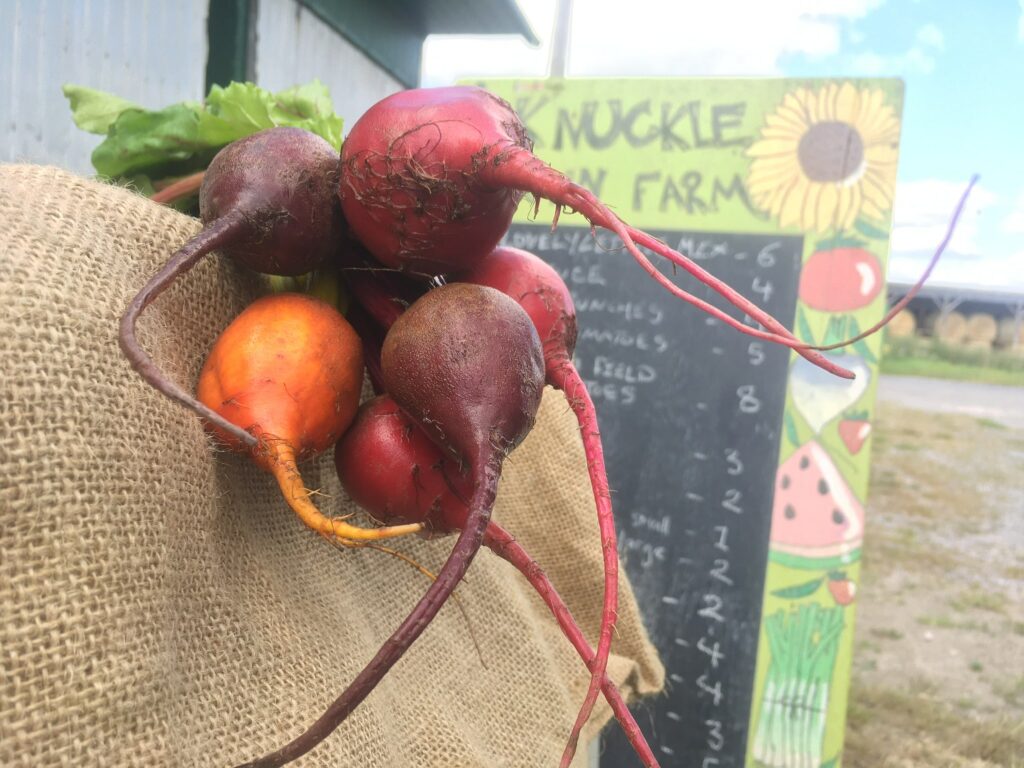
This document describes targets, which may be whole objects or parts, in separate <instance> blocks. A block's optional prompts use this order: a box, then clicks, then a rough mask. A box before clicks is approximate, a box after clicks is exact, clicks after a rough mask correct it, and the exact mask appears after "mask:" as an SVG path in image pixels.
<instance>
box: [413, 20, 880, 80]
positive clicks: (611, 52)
mask: <svg viewBox="0 0 1024 768" xmlns="http://www.w3.org/2000/svg"><path fill="white" fill-rule="evenodd" d="M884 1H885V0H778V1H777V2H772V3H751V2H749V0H717V2H714V3H707V4H705V5H700V6H698V5H696V4H693V3H667V2H664V0H631V2H629V3H625V4H624V3H622V2H621V0H586V2H584V1H583V0H578V2H576V3H575V5H574V7H573V19H572V29H571V41H570V49H569V62H568V73H569V74H570V75H575V76H633V75H651V76H658V75H664V76H670V75H676V76H685V75H693V76H699V75H778V74H781V72H780V69H779V64H778V62H779V59H780V58H781V57H782V56H783V55H785V54H790V53H800V54H804V55H806V56H809V57H822V56H826V55H829V54H832V53H836V52H837V51H838V50H839V47H840V29H841V24H842V23H843V22H844V21H846V20H853V19H859V18H863V17H864V16H865V15H866V14H867V13H869V12H870V11H871V10H873V9H874V8H876V7H878V6H879V5H881V4H882V3H883V2H884ZM520 7H521V8H522V10H523V13H524V14H525V15H526V16H527V18H528V19H529V21H530V23H531V25H532V26H533V29H534V31H535V32H536V33H537V36H538V37H539V38H541V40H542V44H541V46H540V48H537V49H530V48H529V47H528V46H527V45H525V43H522V42H517V41H516V40H500V39H494V38H483V39H481V38H478V37H461V38H460V37H431V38H428V39H427V44H426V46H425V47H424V55H423V81H424V84H425V85H441V84H446V83H451V82H453V81H454V80H456V79H459V78H466V77H474V76H478V75H479V76H502V75H505V76H534V77H542V76H544V75H545V73H546V71H547V63H548V57H549V53H548V44H547V43H548V38H550V36H551V27H552V24H553V23H554V4H553V3H551V2H549V1H548V2H545V1H544V0H520Z"/></svg>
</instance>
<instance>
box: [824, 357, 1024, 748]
mask: <svg viewBox="0 0 1024 768" xmlns="http://www.w3.org/2000/svg"><path fill="white" fill-rule="evenodd" d="M956 383H957V382H936V384H938V385H947V384H956ZM900 386H903V382H896V383H895V384H894V383H893V382H892V381H889V380H888V377H886V378H883V379H882V381H881V384H880V387H879V395H880V398H879V399H880V406H879V410H878V413H877V416H876V421H875V436H874V445H873V451H874V453H873V457H872V482H871V494H870V497H869V500H868V518H867V526H868V527H867V531H866V539H865V548H864V568H863V571H862V583H861V585H860V590H859V591H858V604H859V608H858V614H857V630H856V641H855V643H856V645H855V649H856V651H855V659H854V686H853V693H852V695H851V709H850V721H849V729H848V739H847V750H846V755H845V759H844V763H843V764H844V766H847V768H850V767H851V766H852V767H854V768H884V767H885V766H900V768H903V767H904V766H905V767H907V768H911V767H913V768H916V767H917V766H921V768H924V767H925V766H928V767H929V768H932V767H933V766H934V767H935V768H938V767H940V766H942V767H945V766H948V767H949V768H960V767H963V768H967V767H968V766H969V767H970V768H983V767H987V766H1024V404H1022V407H1021V408H1020V409H1019V412H1014V413H1008V415H1009V419H1008V423H1009V424H1016V423H1017V422H1016V421H1015V418H1014V417H1016V416H1020V418H1021V420H1022V423H1021V424H1020V425H1019V426H1016V427H1011V426H1004V423H1003V422H1004V420H1005V419H1003V418H1002V415H1003V414H1002V411H1001V410H1000V408H1002V407H1003V406H1004V405H1005V403H1003V402H1002V401H998V402H997V401H996V400H995V399H993V398H992V396H991V393H987V392H986V389H987V388H986V387H983V386H981V387H979V385H968V386H967V387H962V388H953V390H950V389H949V388H947V387H945V386H933V384H932V382H931V380H926V379H925V380H922V379H918V380H915V385H914V386H913V390H914V392H915V393H916V395H915V398H916V399H915V400H914V402H915V404H916V405H918V406H928V405H930V404H931V403H933V402H934V403H935V405H934V407H935V408H936V409H937V410H940V409H944V408H947V407H951V406H950V404H951V403H952V404H953V405H955V406H956V408H957V409H958V410H960V411H961V414H962V413H963V412H967V413H976V414H978V415H975V416H965V415H950V414H945V413H942V414H936V413H932V412H927V411H922V410H911V409H909V408H906V407H902V406H899V405H894V404H893V403H892V401H893V400H897V399H899V397H898V396H897V395H894V392H897V391H898V389H899V387H900ZM998 389H1012V388H998ZM971 390H973V393H974V395H975V396H979V397H981V398H982V400H981V401H980V402H978V401H972V400H971V399H970V398H969V397H968V396H967V395H966V394H965V393H968V392H969V391H971ZM950 391H955V392H956V393H957V397H952V396H951V395H949V392H950ZM922 393H930V394H929V395H922ZM1002 394H1007V393H1002ZM932 396H934V397H935V398H937V399H935V400H932V399H930V398H931V397H932ZM1017 396H1019V397H1021V398H1024V389H1020V390H1018V391H1017V392H1016V393H1014V392H1011V393H1009V397H1010V400H1009V401H1007V402H1009V403H1011V404H1012V402H1014V401H1013V400H1012V398H1013V397H1017ZM947 398H951V399H947ZM986 398H987V399H986ZM1022 403H1024V401H1022ZM975 405H977V406H979V407H986V408H989V410H985V411H972V410H969V409H970V408H973V407H974V406H975ZM1005 407H1006V408H1007V409H1009V408H1010V406H1009V405H1005Z"/></svg>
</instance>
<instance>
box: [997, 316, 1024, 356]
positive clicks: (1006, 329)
mask: <svg viewBox="0 0 1024 768" xmlns="http://www.w3.org/2000/svg"><path fill="white" fill-rule="evenodd" d="M996 344H997V345H998V346H1000V347H1009V348H1013V347H1016V348H1018V349H1024V321H1021V322H1020V323H1018V322H1017V321H1016V320H1014V319H1013V318H1012V317H1004V318H1003V319H1002V320H1000V321H999V325H998V327H997V328H996Z"/></svg>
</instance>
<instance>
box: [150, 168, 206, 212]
mask: <svg viewBox="0 0 1024 768" xmlns="http://www.w3.org/2000/svg"><path fill="white" fill-rule="evenodd" d="M205 176H206V171H199V172H198V173H193V174H192V175H191V176H185V177H183V178H181V179H178V180H177V181H175V182H173V183H172V184H168V185H167V186H166V187H164V188H163V189H160V190H158V191H157V192H154V193H153V194H152V195H150V196H149V199H150V200H152V201H153V202H154V203H164V204H166V205H170V204H171V203H173V202H174V201H175V200H180V199H181V198H183V197H190V196H191V195H195V194H198V193H199V188H200V187H201V186H203V179H204V178H205Z"/></svg>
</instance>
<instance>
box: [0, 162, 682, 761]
mask: <svg viewBox="0 0 1024 768" xmlns="http://www.w3.org/2000/svg"><path fill="white" fill-rule="evenodd" d="M197 229H198V223H197V222H196V221H195V220H193V219H190V218H188V217H185V216H181V215H179V214H176V213H174V212H172V211H170V210H168V209H166V208H163V207H160V206H157V205H155V204H153V203H151V202H150V201H148V200H145V199H143V198H141V197H138V196H136V195H134V194H131V193H129V192H127V191H124V190H120V189H116V188H113V187H110V186H106V185H101V184H98V183H94V182H91V181H88V180H84V179H81V178H77V177H75V176H71V175H69V174H67V173H65V172H63V171H60V170H57V169H52V168H39V167H31V166H6V167H3V168H2V169H0V313H2V315H0V345H2V347H0V348H2V350H3V361H2V362H3V368H2V374H0V375H2V377H3V382H2V385H0V424H2V432H0V470H2V480H0V483H2V487H0V515H2V521H0V605H2V610H3V616H2V627H0V669H2V673H3V674H2V680H0V765H4V766H33V767H36V766H51V765H67V766H93V765H96V766H100V765H102V766H129V765H138V766H147V767H148V768H152V766H193V765H195V766H228V765H233V764H235V763H238V762H240V761H242V760H243V759H247V758H253V757H255V756H258V755H260V754H263V753H264V752H266V751H268V750H270V749H272V748H276V747H278V746H280V745H281V744H282V743H284V742H285V741H287V740H288V739H289V738H291V737H293V736H294V735H296V734H297V733H298V732H300V731H301V730H302V729H304V728H305V727H306V726H307V725H308V724H309V723H310V722H311V721H312V720H313V719H314V717H315V716H318V715H319V714H320V712H321V711H322V709H323V708H324V706H325V705H326V704H327V703H328V702H329V701H331V700H333V699H334V697H335V696H336V695H337V694H338V693H339V692H340V691H341V690H342V688H343V687H344V686H345V685H346V684H347V683H348V681H349V680H350V679H351V678H352V677H353V676H354V675H355V673H356V672H357V671H358V670H359V669H361V668H362V666H363V665H364V663H365V662H366V661H367V660H368V659H369V658H370V656H371V655H372V653H373V652H374V651H375V650H376V648H377V647H378V645H379V644H380V642H381V641H382V640H383V639H384V638H385V637H386V636H387V635H388V634H389V633H390V632H391V631H392V630H393V628H394V627H395V626H397V624H398V623H399V621H400V620H401V619H402V617H404V616H405V614H406V613H407V611H408V610H409V609H410V608H411V607H412V605H413V604H414V603H415V601H416V600H417V599H418V598H419V596H420V595H421V594H422V593H423V591H424V590H425V589H426V587H427V581H426V579H425V578H424V577H423V576H421V575H420V574H418V573H417V572H416V571H414V570H413V569H412V568H410V567H409V566H408V565H406V564H404V563H402V562H400V561H398V560H396V559H394V558H391V557H388V556H385V555H383V554H380V553H378V552H373V551H369V550H361V551H344V552H341V551H337V550H335V549H333V548H331V547H330V546H328V545H327V544H326V543H325V542H324V541H323V540H321V539H320V538H319V537H317V536H316V535H314V534H312V533H311V532H310V531H308V530H306V529H305V528H304V527H303V526H302V525H301V523H300V522H299V521H298V519H297V518H296V517H295V516H294V515H293V514H291V513H290V512H289V511H288V509H287V508H286V506H285V504H284V502H283V501H282V500H281V498H280V497H279V495H278V492H277V491H276V490H275V488H274V486H273V483H272V482H271V480H270V478H269V476H267V475H264V474H262V473H261V472H260V471H258V470H256V469H254V468H253V467H252V466H250V465H249V464H248V463H247V462H246V461H245V460H244V459H242V458H239V457H237V456H234V455H229V454H225V453H215V452H213V451H212V450H211V446H210V445H209V443H208V441H207V440H206V438H205V437H204V433H203V431H202V428H201V426H200V423H199V420H198V419H197V418H195V417H194V416H193V415H192V414H191V413H189V412H187V411H185V410H184V409H183V408H181V407H179V406H177V405H174V404H172V403H171V402H170V401H168V400H167V399H165V398H163V397H162V396H160V395H158V394H156V393H155V392H154V391H152V390H151V389H149V388H148V387H147V386H144V385H143V384H142V382H141V381H140V379H139V378H138V376H136V375H135V374H134V373H133V372H132V371H131V370H130V369H129V367H128V365H127V364H126V363H125V361H124V360H123V359H122V357H121V355H120V353H119V350H118V347H117V343H116V328H117V321H118V317H119V315H120V313H121V312H122V310H123V308H124V307H125V305H126V304H127V302H128V300H129V298H130V296H131V294H133V293H134V292H135V291H136V290H137V289H138V288H139V286H141V285H142V284H143V282H144V281H145V279H146V278H148V276H149V275H150V274H151V273H152V272H153V271H154V270H155V269H156V267H157V266H158V265H159V264H160V263H162V262H163V260H164V259H166V258H167V256H168V255H169V254H170V253H171V252H172V251H173V250H174V249H175V248H176V247H177V246H178V245H180V244H181V243H182V242H184V241H185V239H186V238H188V237H189V236H190V235H192V234H193V233H194V232H196V230H197ZM256 290H257V283H256V282H255V280H254V278H252V277H251V276H247V275H243V274H242V273H241V272H240V271H239V270H237V269H235V268H234V267H233V266H232V265H231V264H230V263H229V262H227V261H226V260H224V259H221V258H219V257H213V258H209V259H207V260H206V261H204V262H203V263H202V264H200V265H199V267H197V268H196V269H195V270H194V271H193V273H192V274H190V275H189V276H188V277H186V278H185V279H184V280H182V281H181V282H180V283H179V284H178V285H177V286H176V287H175V288H174V289H173V290H171V291H170V292H169V293H168V294H167V295H165V296H164V297H162V298H161V299H160V300H159V301H158V302H157V303H156V304H155V305H154V306H153V307H152V308H151V310H150V311H149V312H148V315H147V317H146V318H145V319H144V321H143V323H142V324H141V326H140V338H141V339H142V340H143V342H144V343H145V344H146V346H147V348H148V349H149V350H150V351H151V353H152V354H153V355H154V357H155V358H156V359H157V360H158V361H160V362H161V364H162V365H163V367H164V369H165V370H166V371H167V372H168V373H169V374H170V375H171V376H173V378H174V379H176V380H177V381H179V382H182V383H183V384H185V385H186V386H188V387H191V386H192V384H193V383H194V381H195V377H196V375H197V373H198V370H199V366H200V365H201V363H202V359H203V355H204V350H206V349H208V348H209V346H210V344H211V342H212V341H213V339H214V338H215V336H216V334H217V332H218V331H219V330H220V329H222V328H223V327H224V326H225V325H226V324H227V323H228V322H229V320H230V319H231V318H232V317H233V316H234V315H235V314H236V313H237V312H238V311H239V310H240V309H241V308H242V307H243V306H244V304H245V303H246V301H248V300H250V299H251V298H252V296H253V295H254V292H255V291H256ZM330 461H331V460H330V457H329V456H326V457H324V458H322V459H321V460H320V461H317V462H313V463H311V464H309V465H307V466H306V467H305V477H306V480H307V485H308V486H309V487H311V488H319V489H321V491H322V494H323V495H321V496H319V497H317V499H318V501H319V502H320V504H321V505H322V507H323V508H324V509H325V510H327V511H329V512H330V513H333V514H341V513H345V512H350V511H354V507H353V506H352V505H351V504H350V503H349V502H348V501H347V500H346V499H345V497H344V494H343V492H342V491H341V490H340V488H339V486H338V483H337V479H336V477H335V475H334V471H333V466H332V465H331V463H330ZM495 518H496V519H498V520H500V521H501V522H502V523H503V524H504V525H505V526H507V527H508V528H509V529H510V530H512V531H513V532H514V533H515V534H517V536H518V537H519V538H520V539H521V541H522V542H523V543H524V544H525V546H526V547H527V549H529V550H530V551H531V552H532V553H533V554H534V555H535V556H536V558H537V559H538V561H539V562H540V563H541V564H542V565H543V567H544V568H545V569H546V571H547V572H548V574H549V575H550V576H551V578H552V580H553V581H554V583H555V584H556V585H557V586H558V587H559V589H560V590H561V591H562V594H563V595H564V596H565V599H566V602H567V603H568V604H569V606H570V608H571V609H572V611H573V612H574V613H575V615H576V616H577V618H578V619H579V621H580V623H581V624H582V626H583V627H584V629H585V631H586V632H587V634H588V636H589V637H590V638H591V640H592V642H593V641H594V639H595V638H596V627H597V623H598V617H599V612H600V605H601V589H602V587H601V576H600V574H601V562H600V549H599V544H598V536H597V525H596V522H595V519H594V512H593V501H592V499H591V498H590V491H589V486H588V484H587V480H586V473H585V469H584V462H583V457H582V449H581V447H580V441H579V438H578V434H577V431H576V427H575V423H574V420H573V418H572V415H571V413H570V412H569V411H568V409H567V408H566V407H565V405H564V402H563V401H562V400H561V395H560V394H559V393H554V392H552V391H551V390H548V393H547V395H546V397H545V399H544V405H543V408H542V412H541V416H540V419H539V423H538V426H537V428H536V429H535V431H534V432H533V434H532V435H531V436H530V438H529V439H528V440H527V441H526V442H525V443H524V444H523V445H522V446H521V447H520V448H519V450H518V451H517V452H516V453H515V454H514V455H513V456H512V458H511V460H510V461H509V462H508V464H507V469H506V474H505V478H504V480H503V481H502V484H501V489H500V494H499V502H498V507H497V511H496V513H495ZM362 522H363V523H365V522H366V521H365V520H363V521H362ZM453 541H454V539H446V540H438V541H432V542H425V541H421V540H418V539H415V540H413V539H409V540H402V541H400V542H399V543H398V545H397V546H398V547H399V548H400V549H401V550H402V551H404V552H406V553H408V554H409V555H411V556H413V557H414V558H416V559H417V560H419V561H420V562H421V563H423V564H424V565H425V566H427V567H429V568H433V569H436V568H437V567H438V566H439V565H440V564H441V563H442V562H443V560H444V558H445V556H446V553H447V552H448V550H449V548H450V547H451V544H452V542H453ZM459 594H460V596H461V600H462V604H463V606H464V607H465V611H466V614H467V615H468V618H469V625H470V626H471V628H472V632H473V634H474V635H475V637H476V639H477V641H478V642H479V645H480V650H481V652H482V654H483V656H484V658H485V659H486V666H484V664H483V663H482V662H481V659H480V658H479V657H478V654H477V651H476V649H475V648H474V644H473V640H472V638H471V634H470V626H467V621H466V618H465V617H464V616H463V614H462V613H461V612H460V611H459V610H458V609H457V608H456V607H455V606H454V605H451V604H449V605H448V606H446V607H445V608H444V609H442V611H441V614H440V616H439V617H438V618H437V620H436V621H435V622H434V624H433V625H432V626H431V627H430V628H429V629H428V630H427V631H426V632H425V633H424V635H423V636H422V637H421V638H420V640H419V641H418V642H417V643H416V644H415V645H414V647H413V648H412V650H411V651H410V652H409V653H408V654H407V655H406V656H405V658H403V659H402V661H401V662H399V664H398V665H397V666H396V668H395V669H394V670H393V671H392V672H391V673H390V674H389V675H388V677H387V678H386V679H385V680H384V682H383V684H382V685H381V686H380V687H379V688H378V689H377V690H376V691H375V692H374V693H373V694H371V695H370V697H369V698H368V699H367V700H366V702H365V703H364V704H363V705H362V706H361V707H359V709H358V710H357V711H356V712H355V714H354V715H353V716H352V717H350V718H349V720H348V721H347V722H346V723H345V724H344V725H343V726H342V727H341V728H340V729H339V730H338V731H336V732H335V733H334V734H333V735H332V737H331V738H330V739H329V740H328V741H327V742H326V743H325V744H323V745H321V746H320V747H319V748H318V749H317V750H315V751H314V752H313V753H311V754H310V755H309V756H307V757H306V758H304V759H303V760H301V761H299V763H297V764H301V765H308V766H327V765H331V766H360V767H363V766H369V767H375V766H381V767H383V766H388V767H391V766H524V767H529V768H534V767H535V766H550V765H556V764H557V760H558V756H559V754H560V753H561V750H562V746H563V742H564V739H565V736H566V734H567V732H568V730H569V727H570V725H571V723H572V719H573V717H574V715H575V712H576V709H577V706H578V705H579V703H580V700H581V698H582V695H583V691H584V688H585V685H586V682H587V675H586V672H585V670H584V668H583V665H582V663H581V661H580V660H579V658H578V657H577V656H576V654H575V652H574V651H573V650H572V648H571V647H570V646H569V644H568V642H566V641H565V640H564V639H563V638H562V637H561V635H560V634H559V631H558V629H557V628H556V625H555V623H554V621H553V620H552V618H551V617H550V615H549V614H548V612H547V610H546V609H545V607H544V606H543V604H542V603H541V602H540V600H539V599H538V598H536V597H535V596H534V595H533V593H532V592H531V591H530V590H529V588H528V587H527V586H526V583H525V582H524V581H523V579H522V578H520V576H519V575H518V574H517V573H516V572H515V571H513V570H512V568H511V567H510V566H508V565H507V564H506V563H504V562H503V561H501V560H499V559H498V558H497V557H495V556H494V555H493V554H492V553H490V552H489V551H483V552H481V553H480V556H479V557H478V558H477V560H476V562H474V564H473V566H472V568H471V570H470V574H469V577H468V579H467V581H466V583H465V584H464V585H463V586H462V587H461V588H460V590H459ZM610 672H611V675H612V677H613V678H614V679H615V681H616V682H617V683H619V684H620V685H621V686H622V689H623V690H624V691H625V692H626V693H627V695H629V696H630V697H634V696H636V695H637V694H651V693H654V692H656V691H658V690H659V689H660V688H661V686H662V680H663V669H662V667H661V665H660V663H659V661H658V658H657V656H656V653H655V651H654V649H653V648H652V646H651V645H650V643H649V642H648V640H647V637H646V635H645V633H644V631H643V628H642V626H641V624H640V622H639V619H638V616H637V610H636V604H635V602H634V600H633V596H632V593H631V591H630V589H629V587H628V585H626V584H623V588H622V595H621V611H620V616H619V623H618V632H617V636H616V641H615V646H614V655H613V657H612V660H611V665H610ZM608 717H609V710H608V708H607V706H605V705H604V704H603V702H602V704H601V708H600V709H599V710H598V713H597V715H596V716H595V717H594V719H593V720H592V722H591V724H590V728H589V730H588V733H587V734H586V735H587V736H593V735H595V734H596V732H597V729H598V728H599V727H600V726H601V725H602V724H603V723H605V722H606V720H607V719H608Z"/></svg>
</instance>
